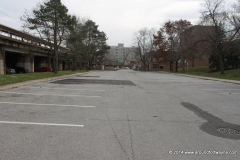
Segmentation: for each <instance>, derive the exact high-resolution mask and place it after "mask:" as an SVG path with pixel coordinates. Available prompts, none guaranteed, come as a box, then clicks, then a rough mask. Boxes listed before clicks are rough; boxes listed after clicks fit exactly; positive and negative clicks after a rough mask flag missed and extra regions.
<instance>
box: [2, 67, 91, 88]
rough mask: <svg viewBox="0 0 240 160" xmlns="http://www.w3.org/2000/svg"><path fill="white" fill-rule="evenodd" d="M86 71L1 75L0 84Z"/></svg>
mask: <svg viewBox="0 0 240 160" xmlns="http://www.w3.org/2000/svg"><path fill="white" fill-rule="evenodd" d="M84 72H86V71H85V70H80V71H79V70H78V71H59V72H58V73H57V74H54V73H53V72H36V73H27V74H7V75H0V86H3V85H8V84H13V83H19V82H26V81H30V80H37V79H43V78H53V77H60V76H65V75H71V74H76V73H84Z"/></svg>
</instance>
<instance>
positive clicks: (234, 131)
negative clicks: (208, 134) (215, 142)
mask: <svg viewBox="0 0 240 160" xmlns="http://www.w3.org/2000/svg"><path fill="white" fill-rule="evenodd" d="M218 131H219V132H221V133H225V134H231V135H238V136H240V132H239V131H237V130H235V129H230V128H219V129H218Z"/></svg>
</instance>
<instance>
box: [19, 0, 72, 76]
mask: <svg viewBox="0 0 240 160" xmlns="http://www.w3.org/2000/svg"><path fill="white" fill-rule="evenodd" d="M22 20H23V21H24V22H25V24H24V29H25V30H26V29H29V30H30V31H33V32H34V33H37V34H38V35H39V37H40V38H42V39H43V40H45V41H47V42H48V46H49V47H50V49H51V50H52V54H54V65H53V66H54V67H53V69H54V73H57V71H58V65H57V64H58V50H59V48H60V46H61V45H62V44H63V43H64V42H65V40H66V35H67V33H68V31H69V30H70V29H72V26H73V25H74V24H75V23H76V17H75V16H71V15H69V14H68V9H67V7H66V6H64V5H63V4H62V3H61V0H49V1H47V2H44V3H43V4H39V5H38V7H37V8H35V9H33V11H32V15H30V14H28V13H26V14H25V15H24V16H23V17H22Z"/></svg>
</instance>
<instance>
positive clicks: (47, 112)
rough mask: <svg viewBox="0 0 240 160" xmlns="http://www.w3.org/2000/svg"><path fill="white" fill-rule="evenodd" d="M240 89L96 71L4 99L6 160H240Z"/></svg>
mask: <svg viewBox="0 0 240 160" xmlns="http://www.w3.org/2000/svg"><path fill="white" fill-rule="evenodd" d="M239 102H240V85H236V84H231V83H224V82H219V81H212V80H203V79H197V78H191V77H184V76H178V75H174V74H167V73H159V72H136V71H132V70H119V71H95V72H91V73H89V74H84V75H79V76H74V77H70V78H67V79H62V80H58V81H54V82H47V83H38V84H34V85H31V86H25V87H20V88H15V89H11V90H8V91H3V92H0V159H1V160H50V159H51V160H157V159H159V160H175V159H176V160H195V159H196V160H206V159H208V160H239V159H240V145H239V140H240V121H239V117H240V103H239Z"/></svg>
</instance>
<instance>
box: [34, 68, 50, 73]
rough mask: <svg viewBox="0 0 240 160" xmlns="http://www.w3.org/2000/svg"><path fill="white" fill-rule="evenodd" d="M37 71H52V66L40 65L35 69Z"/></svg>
mask: <svg viewBox="0 0 240 160" xmlns="http://www.w3.org/2000/svg"><path fill="white" fill-rule="evenodd" d="M35 72H52V68H50V67H40V68H37V69H35Z"/></svg>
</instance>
